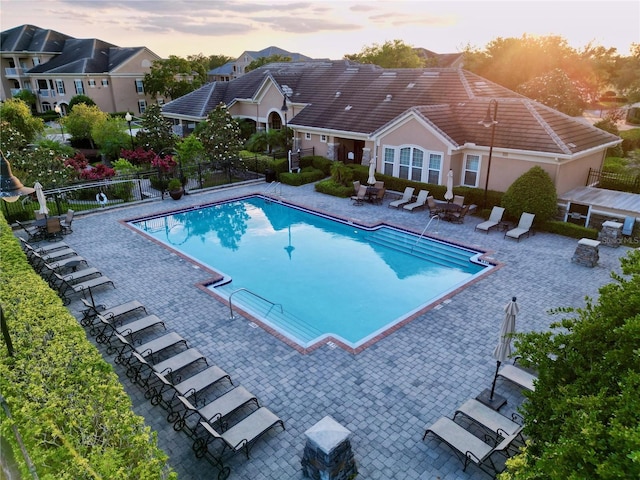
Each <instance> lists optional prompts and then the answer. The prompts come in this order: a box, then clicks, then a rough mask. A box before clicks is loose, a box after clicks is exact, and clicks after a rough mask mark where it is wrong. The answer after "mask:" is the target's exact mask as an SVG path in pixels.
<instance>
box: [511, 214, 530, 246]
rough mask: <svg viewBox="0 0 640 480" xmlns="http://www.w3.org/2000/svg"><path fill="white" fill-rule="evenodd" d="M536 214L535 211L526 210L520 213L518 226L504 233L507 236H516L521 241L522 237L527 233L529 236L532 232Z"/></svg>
mask: <svg viewBox="0 0 640 480" xmlns="http://www.w3.org/2000/svg"><path fill="white" fill-rule="evenodd" d="M534 218H535V215H534V214H533V213H526V212H524V213H523V214H522V215H520V221H519V222H518V226H517V227H516V228H512V229H511V230H509V231H508V232H506V233H505V234H504V236H505V238H506V237H509V238H515V239H516V240H518V241H520V237H522V236H523V235H526V236H527V237H528V236H529V234H530V233H531V227H532V225H533V219H534Z"/></svg>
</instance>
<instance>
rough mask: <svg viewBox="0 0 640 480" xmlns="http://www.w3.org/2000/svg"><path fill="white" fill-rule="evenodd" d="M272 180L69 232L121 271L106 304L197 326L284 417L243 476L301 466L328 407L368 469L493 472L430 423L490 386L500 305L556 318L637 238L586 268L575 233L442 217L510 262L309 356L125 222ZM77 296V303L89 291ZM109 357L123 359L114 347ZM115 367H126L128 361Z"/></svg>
mask: <svg viewBox="0 0 640 480" xmlns="http://www.w3.org/2000/svg"><path fill="white" fill-rule="evenodd" d="M264 188H265V184H264V183H261V184H254V185H253V186H243V187H236V188H228V189H224V190H218V191H213V192H209V193H201V194H192V195H189V196H185V197H183V198H182V199H181V200H180V201H178V202H174V201H173V200H170V199H167V200H164V201H160V200H158V201H155V202H151V203H145V204H141V205H134V206H129V207H125V208H121V209H108V210H105V211H102V212H97V213H95V214H92V215H88V216H79V217H77V218H76V219H75V220H74V224H73V226H74V233H73V234H71V235H68V236H67V237H65V241H66V242H67V243H69V244H70V245H71V246H72V247H73V248H74V249H76V250H77V251H78V252H79V253H80V254H81V255H82V256H84V257H85V258H87V259H88V261H89V263H90V265H91V266H96V267H98V268H100V269H101V270H102V271H103V272H104V273H105V274H106V275H108V276H109V277H110V278H111V279H113V280H114V281H115V284H116V287H117V288H116V289H102V290H100V291H98V292H96V294H95V297H96V299H97V301H99V302H100V303H106V304H108V305H114V304H117V303H121V302H123V301H126V300H130V299H137V300H139V301H141V302H142V303H143V304H145V305H146V306H147V307H148V310H149V312H150V313H154V314H156V315H158V316H159V317H160V318H162V319H163V320H165V321H166V323H167V329H168V330H174V331H177V332H178V333H180V334H181V335H182V336H183V337H185V338H187V339H189V341H190V344H191V345H192V346H194V347H196V348H198V349H199V350H200V351H201V352H202V353H203V354H205V355H206V356H207V357H208V358H210V359H211V360H212V361H213V362H214V363H216V364H217V365H218V366H220V367H221V368H223V369H224V370H226V371H227V372H229V373H230V374H231V377H232V378H233V379H234V381H236V380H237V383H240V384H242V385H243V386H244V387H246V388H247V389H248V390H250V391H251V392H253V393H254V394H256V396H257V397H258V398H259V399H260V402H261V404H263V405H265V406H266V407H268V408H269V409H270V410H272V411H273V412H275V413H276V414H277V415H279V416H280V417H281V418H282V419H283V420H284V421H285V424H286V427H287V430H286V431H284V432H282V431H281V430H280V429H276V430H275V431H274V432H273V434H270V435H267V436H266V437H265V438H263V439H261V440H259V441H258V443H257V444H256V445H255V446H254V448H253V450H252V455H251V459H250V460H249V461H246V459H245V458H244V457H243V456H242V455H236V456H235V457H233V459H232V460H231V461H230V466H231V469H232V475H231V478H232V479H246V480H264V479H270V480H271V479H273V480H276V479H277V480H281V479H302V478H303V477H302V473H301V468H300V460H301V457H302V453H303V450H304V445H305V437H304V432H305V430H307V429H308V428H309V427H311V426H312V425H314V424H315V423H316V422H317V421H319V420H320V419H322V418H323V417H324V416H325V415H331V416H332V417H333V418H335V419H336V420H337V421H338V422H340V423H342V424H343V425H344V426H345V427H347V428H348V429H350V430H351V431H352V432H353V435H352V437H351V442H352V446H353V450H354V454H355V458H356V461H357V464H358V468H359V471H360V475H361V476H360V477H358V478H363V479H364V478H366V479H368V480H375V479H380V480H383V479H385V480H386V479H400V480H417V479H435V478H440V479H442V480H446V479H449V480H454V479H456V480H457V479H486V478H488V477H487V476H486V475H485V474H483V473H481V472H480V471H479V470H478V469H476V468H475V467H474V466H470V467H469V468H468V469H467V472H466V473H463V472H462V466H461V463H460V461H459V460H458V459H457V458H456V456H455V455H454V454H453V453H452V452H451V451H450V450H448V449H447V448H446V447H444V446H443V445H441V444H440V443H439V442H438V441H436V440H434V439H432V438H427V440H426V441H424V442H423V441H422V435H423V433H424V429H425V426H426V425H427V424H430V423H432V422H433V421H435V420H436V419H438V418H439V417H441V416H442V415H448V416H450V415H452V414H453V412H454V410H455V408H456V407H457V406H458V405H460V404H462V403H463V402H465V401H466V400H467V399H469V398H472V397H475V396H476V395H477V394H478V393H479V392H480V391H482V390H483V389H484V388H486V387H490V385H491V379H492V378H493V373H494V369H495V361H494V360H493V358H492V356H491V352H492V351H493V348H494V346H495V344H496V342H497V339H498V332H499V328H500V322H501V321H502V309H503V306H504V305H505V304H506V303H507V302H508V301H509V300H510V299H511V297H512V296H516V297H518V303H519V305H520V312H521V314H520V316H519V317H518V320H517V327H518V330H520V331H523V330H541V329H545V328H547V326H548V325H549V323H550V322H551V321H553V320H556V319H555V318H552V317H550V316H549V315H548V314H547V311H548V309H550V308H554V307H560V306H583V305H584V297H585V295H589V296H597V292H598V288H599V287H600V286H601V285H603V284H606V283H608V282H610V277H609V273H610V272H611V271H612V270H616V271H619V260H618V258H619V257H620V256H622V255H624V254H625V252H626V251H627V250H626V249H625V247H621V248H618V249H612V248H605V247H603V248H601V249H600V263H599V264H598V266H596V267H595V268H585V267H581V266H579V265H576V264H573V263H571V257H572V255H573V252H574V250H575V247H576V243H577V242H576V240H574V239H568V238H563V237H559V236H556V235H550V234H546V233H538V234H536V235H534V236H531V237H530V238H526V239H523V240H521V241H520V242H515V241H513V240H506V239H504V238H503V235H502V234H501V233H498V232H495V231H494V232H491V233H490V234H488V235H486V234H484V233H479V232H474V225H475V224H477V223H478V222H479V221H480V219H478V218H476V217H472V216H467V217H466V219H465V223H464V224H463V225H454V224H448V223H446V222H440V223H439V224H437V223H435V222H434V224H435V225H436V226H435V228H431V227H430V229H429V230H430V231H431V232H432V233H435V231H437V232H438V234H439V235H440V236H442V237H444V238H450V239H453V240H456V241H458V242H464V243H466V244H470V245H477V246H480V247H484V248H488V249H491V250H492V251H493V253H492V256H493V257H495V258H496V259H497V260H499V261H500V262H504V267H503V268H500V269H497V271H495V272H494V273H493V274H491V275H489V276H488V277H487V278H485V279H484V280H482V281H480V282H477V283H475V284H473V285H471V286H469V287H468V288H466V289H465V290H463V291H462V292H460V293H458V294H457V295H456V296H454V297H453V298H452V299H451V301H450V302H449V303H446V304H443V305H442V308H439V309H433V310H431V311H429V312H427V313H425V314H424V315H422V316H420V317H419V318H417V319H415V320H414V321H412V322H411V323H409V324H408V325H405V326H404V327H402V328H400V329H399V330H398V331H396V332H395V333H393V334H391V335H389V336H388V337H386V338H384V339H383V340H381V341H379V342H377V343H375V344H374V345H373V346H371V347H369V348H368V349H366V350H364V351H363V352H361V353H359V354H358V355H352V354H350V353H347V352H345V351H344V350H342V349H340V348H335V349H332V348H330V347H329V346H323V347H320V348H318V349H317V350H315V351H313V352H311V353H309V354H307V355H303V354H300V353H299V352H297V351H296V350H295V349H293V348H291V347H289V346H287V345H286V344H284V343H283V342H281V341H280V340H278V339H277V338H275V337H274V336H272V335H270V334H268V333H266V332H265V331H264V330H262V329H261V328H251V326H250V324H249V322H248V321H246V320H243V319H236V320H233V321H232V320H229V311H228V307H227V306H225V305H222V304H221V303H219V302H217V301H216V300H214V299H213V298H212V297H210V296H209V295H207V294H205V293H203V292H202V291H201V290H199V289H198V288H196V287H195V284H196V283H198V282H201V281H203V280H205V279H207V278H209V277H210V274H209V273H207V272H205V271H203V270H201V269H199V268H195V267H194V265H193V264H191V263H190V262H188V261H186V260H184V259H182V258H181V257H179V256H178V255H175V254H174V253H172V252H170V251H169V250H167V249H165V248H163V247H161V246H159V245H156V244H154V243H151V242H149V241H148V240H146V239H145V238H143V237H142V236H141V235H138V234H137V233H135V232H133V231H131V230H130V229H129V228H127V227H125V226H123V225H122V224H120V223H119V220H123V219H127V218H132V217H137V216H141V215H145V214H150V213H156V212H163V211H167V210H171V209H175V208H178V207H186V206H189V205H199V204H204V203H207V202H211V201H216V200H220V199H224V198H229V197H234V196H239V195H243V194H247V193H251V192H262V191H263V190H264ZM282 197H283V198H284V199H285V200H287V201H290V202H294V203H298V204H304V205H307V206H309V207H311V208H314V209H318V210H322V211H326V212H334V213H336V214H339V215H341V216H344V217H348V218H352V219H354V220H356V221H361V222H370V223H375V222H378V221H383V222H390V223H393V224H396V225H400V226H405V227H407V228H410V229H413V230H415V231H417V232H419V231H421V230H422V229H423V228H424V226H425V225H426V223H427V221H428V215H427V213H426V212H424V211H422V212H415V213H409V212H404V211H398V210H395V209H390V208H387V206H386V205H387V204H388V200H387V201H385V204H384V205H383V206H375V205H369V204H365V205H364V206H360V207H356V206H352V204H351V201H350V200H349V199H339V198H334V197H330V196H327V195H322V194H317V193H315V191H314V189H313V186H312V185H307V186H303V187H287V186H283V189H282ZM336 274H337V275H339V272H336ZM360 291H362V288H361V287H359V286H357V285H354V286H353V294H354V295H358V293H359V292H360ZM328 300H329V301H330V299H328ZM390 300H392V299H380V301H390ZM70 308H71V310H72V311H73V312H74V313H78V311H79V309H80V305H79V302H74V303H72V304H71V305H70ZM364 313H366V312H363V314H364ZM107 359H108V360H109V361H110V362H113V357H111V356H108V357H107ZM116 370H117V371H118V372H119V373H122V372H121V370H120V367H116ZM122 381H123V385H124V386H125V388H126V389H127V390H128V391H129V393H130V395H131V397H132V400H133V403H134V408H135V411H136V412H137V413H139V414H140V415H143V416H144V417H145V418H146V420H147V422H148V424H149V425H150V426H151V427H152V428H153V429H154V430H156V431H157V432H158V441H159V444H160V446H161V447H162V448H163V449H164V450H165V451H166V452H167V453H168V454H169V455H170V459H171V465H172V466H173V468H174V469H175V470H176V471H177V472H178V474H179V477H180V478H182V479H190V480H201V479H202V480H204V479H207V480H209V479H211V478H215V477H214V475H213V470H212V467H210V465H209V464H208V463H207V462H206V461H205V460H197V459H196V458H195V457H194V455H193V452H192V451H191V442H190V440H189V439H188V438H187V436H186V435H185V434H184V433H182V432H178V433H176V432H174V431H173V429H172V428H171V425H170V424H169V423H168V422H167V421H166V420H165V415H166V414H165V411H164V410H163V409H162V408H160V407H153V406H152V405H151V404H150V402H149V401H147V400H145V399H144V396H143V394H142V391H141V390H140V389H139V388H138V387H136V386H134V385H132V384H131V382H130V381H129V380H128V379H127V378H126V377H124V376H122ZM496 391H497V392H499V393H500V394H503V395H506V396H507V398H508V400H509V403H508V404H507V405H506V406H505V407H504V409H503V410H502V412H503V413H505V414H509V413H510V412H512V411H513V410H514V409H515V408H516V406H517V405H518V404H519V402H521V401H522V397H521V395H520V393H519V392H518V390H517V389H516V388H515V387H513V386H512V385H510V384H508V383H506V382H502V381H500V380H498V384H497V387H496Z"/></svg>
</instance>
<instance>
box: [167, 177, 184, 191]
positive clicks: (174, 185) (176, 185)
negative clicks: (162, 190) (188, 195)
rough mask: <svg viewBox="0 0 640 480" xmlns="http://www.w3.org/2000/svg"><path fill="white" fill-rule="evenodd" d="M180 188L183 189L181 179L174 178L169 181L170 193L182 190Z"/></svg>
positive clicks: (168, 188)
mask: <svg viewBox="0 0 640 480" xmlns="http://www.w3.org/2000/svg"><path fill="white" fill-rule="evenodd" d="M180 188H182V182H180V179H179V178H172V179H171V180H169V183H167V190H169V191H170V192H173V191H175V190H180Z"/></svg>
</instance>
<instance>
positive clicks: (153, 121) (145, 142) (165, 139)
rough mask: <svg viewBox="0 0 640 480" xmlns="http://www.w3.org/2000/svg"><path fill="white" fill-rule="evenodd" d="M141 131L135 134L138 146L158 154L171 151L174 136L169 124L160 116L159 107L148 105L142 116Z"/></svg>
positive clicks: (174, 139)
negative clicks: (167, 150)
mask: <svg viewBox="0 0 640 480" xmlns="http://www.w3.org/2000/svg"><path fill="white" fill-rule="evenodd" d="M141 127H142V128H141V129H140V130H138V133H137V134H136V143H137V144H138V146H140V147H143V148H145V149H147V150H153V151H154V152H157V153H160V152H162V150H165V149H173V148H174V146H175V144H176V135H175V134H174V133H173V128H172V126H171V122H170V121H169V120H167V119H166V118H165V117H163V116H162V109H161V108H160V105H155V104H154V105H149V106H148V107H147V110H146V111H145V112H144V115H143V116H142V122H141Z"/></svg>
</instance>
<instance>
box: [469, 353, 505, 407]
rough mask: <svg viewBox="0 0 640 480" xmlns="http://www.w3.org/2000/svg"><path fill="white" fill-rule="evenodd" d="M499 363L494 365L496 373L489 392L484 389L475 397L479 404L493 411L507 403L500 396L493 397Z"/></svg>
mask: <svg viewBox="0 0 640 480" xmlns="http://www.w3.org/2000/svg"><path fill="white" fill-rule="evenodd" d="M500 363H501V362H497V363H496V373H495V375H494V376H493V383H492V384H491V390H489V389H488V388H485V389H484V390H483V391H482V392H481V393H480V395H478V396H477V397H476V400H478V401H479V402H480V403H483V404H485V405H486V406H487V407H489V408H492V409H493V410H496V411H497V410H500V409H501V408H502V406H503V405H504V404H505V403H507V399H506V398H504V397H503V396H501V395H494V391H495V389H496V380H497V379H498V370H499V369H500Z"/></svg>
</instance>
